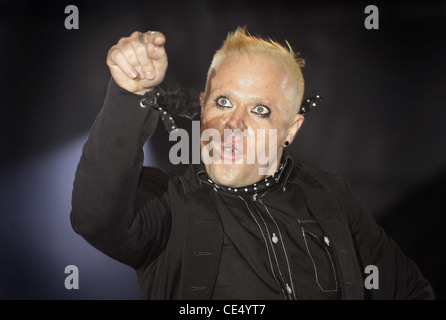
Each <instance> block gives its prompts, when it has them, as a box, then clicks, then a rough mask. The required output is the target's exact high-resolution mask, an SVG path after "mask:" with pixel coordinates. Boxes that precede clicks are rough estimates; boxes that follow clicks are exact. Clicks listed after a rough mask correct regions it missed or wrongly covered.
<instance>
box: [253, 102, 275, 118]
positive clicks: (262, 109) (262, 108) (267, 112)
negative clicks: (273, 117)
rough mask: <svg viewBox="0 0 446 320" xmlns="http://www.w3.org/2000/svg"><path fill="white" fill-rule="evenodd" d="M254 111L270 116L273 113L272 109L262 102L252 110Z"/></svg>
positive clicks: (260, 114) (263, 115) (262, 115)
mask: <svg viewBox="0 0 446 320" xmlns="http://www.w3.org/2000/svg"><path fill="white" fill-rule="evenodd" d="M251 112H252V113H255V114H258V115H259V116H261V117H265V118H266V117H269V115H270V113H271V109H270V108H268V107H267V106H263V105H261V104H259V105H258V106H256V107H255V108H254V109H252V110H251Z"/></svg>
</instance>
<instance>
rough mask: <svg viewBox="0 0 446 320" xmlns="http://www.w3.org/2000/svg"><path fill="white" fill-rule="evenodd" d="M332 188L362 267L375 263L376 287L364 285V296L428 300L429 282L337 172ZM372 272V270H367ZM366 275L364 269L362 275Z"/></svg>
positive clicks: (429, 292)
mask: <svg viewBox="0 0 446 320" xmlns="http://www.w3.org/2000/svg"><path fill="white" fill-rule="evenodd" d="M333 177H334V180H335V181H336V187H335V192H336V194H337V198H338V201H339V205H340V207H341V210H342V211H343V212H344V214H345V215H346V217H347V220H348V221H349V224H350V230H351V233H352V236H353V241H354V244H355V247H356V251H357V256H358V260H359V263H360V265H361V266H360V267H361V269H362V271H363V272H364V271H365V268H366V266H368V265H373V266H376V267H377V271H378V273H377V274H376V273H375V274H376V275H377V277H378V279H379V282H378V288H376V289H374V288H372V289H367V288H364V291H365V298H366V299H379V300H389V299H395V300H431V299H435V295H434V292H433V289H432V287H431V285H430V283H429V282H428V281H427V280H426V279H425V278H424V277H423V275H422V274H421V272H420V270H419V269H418V267H417V266H416V264H415V263H414V262H413V261H412V260H410V259H409V258H408V257H407V256H406V255H405V254H404V253H403V252H402V250H401V249H400V248H399V246H398V245H397V244H396V243H395V241H394V240H393V239H391V238H390V237H389V236H388V235H387V234H386V232H385V231H384V229H383V228H382V227H381V226H380V225H379V224H378V223H377V222H376V220H375V219H374V217H373V216H372V215H371V214H370V213H369V211H368V210H367V208H366V207H365V206H364V204H363V203H362V201H360V200H359V198H358V197H357V196H356V195H355V194H354V193H353V192H352V189H351V187H350V185H349V184H348V182H346V181H345V180H344V179H343V178H341V177H340V176H339V175H337V174H335V175H332V179H333ZM370 275H371V273H370ZM367 276H369V274H368V273H364V278H366V277H367Z"/></svg>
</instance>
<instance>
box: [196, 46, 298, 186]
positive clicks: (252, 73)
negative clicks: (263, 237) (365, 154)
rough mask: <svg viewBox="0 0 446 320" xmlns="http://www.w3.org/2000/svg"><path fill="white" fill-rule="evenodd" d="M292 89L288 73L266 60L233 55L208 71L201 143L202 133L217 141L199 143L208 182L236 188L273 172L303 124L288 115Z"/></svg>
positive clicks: (292, 102) (293, 99)
mask: <svg viewBox="0 0 446 320" xmlns="http://www.w3.org/2000/svg"><path fill="white" fill-rule="evenodd" d="M293 85H294V83H293V80H292V78H291V76H290V75H289V73H288V71H287V70H286V69H285V68H284V67H283V66H282V65H281V64H280V63H278V62H276V61H274V60H272V59H271V58H268V57H266V56H260V55H257V56H250V57H248V56H246V55H239V54H233V55H230V56H228V57H226V58H225V59H224V60H223V61H222V62H221V63H220V64H219V65H218V66H217V67H216V69H214V70H212V71H211V74H210V76H209V80H208V84H207V92H206V93H202V94H201V96H200V102H201V133H202V140H203V136H204V135H203V133H204V132H206V131H208V132H210V130H208V129H215V130H216V131H218V133H219V136H220V137H221V139H216V138H215V135H213V138H210V139H209V141H201V148H202V149H203V148H204V147H207V149H206V150H209V151H210V152H208V155H209V156H210V157H212V161H210V163H206V162H205V166H206V171H207V173H208V174H209V176H210V177H211V179H212V180H214V181H215V182H216V183H217V184H220V185H223V186H228V187H234V188H237V187H241V186H246V185H250V184H253V183H256V182H258V181H260V180H261V179H263V178H265V177H267V176H269V175H271V174H273V173H274V172H275V171H276V170H277V167H278V163H279V162H280V158H281V155H282V152H283V147H284V143H285V141H289V142H291V141H292V140H293V138H294V135H295V134H296V132H297V131H298V129H299V127H300V126H301V124H302V122H303V116H302V115H298V114H297V115H296V111H295V110H294V108H295V107H296V106H294V105H295V104H296V101H298V99H297V98H298V97H297V96H296V92H295V89H294V88H293ZM293 106H294V107H293ZM216 131H214V132H216ZM211 135H212V134H211ZM203 154H206V153H203V152H202V157H203ZM274 155H276V156H274ZM208 158H209V157H208ZM266 159H268V160H267V161H265V160H266ZM208 162H209V161H208ZM259 169H262V170H263V171H261V170H259ZM265 171H267V173H265Z"/></svg>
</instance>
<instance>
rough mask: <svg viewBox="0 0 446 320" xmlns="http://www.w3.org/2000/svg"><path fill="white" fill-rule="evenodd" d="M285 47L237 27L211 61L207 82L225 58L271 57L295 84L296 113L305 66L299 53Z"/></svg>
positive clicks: (303, 84) (302, 88) (300, 100)
mask: <svg viewBox="0 0 446 320" xmlns="http://www.w3.org/2000/svg"><path fill="white" fill-rule="evenodd" d="M285 43H286V47H285V46H283V45H281V44H280V43H278V42H276V41H274V40H272V39H271V38H268V39H266V40H265V39H262V38H260V37H256V36H252V35H251V34H249V32H248V31H247V30H246V27H243V28H242V27H238V28H237V29H236V30H235V31H233V32H229V33H228V35H227V37H226V40H225V41H224V42H223V45H222V46H221V48H220V49H218V50H217V51H216V52H215V54H214V57H213V59H212V63H211V66H210V68H209V72H208V80H209V76H210V74H211V71H212V70H213V69H215V68H216V67H217V66H218V65H219V64H220V63H221V62H222V61H223V60H224V59H225V58H226V57H227V56H229V55H231V54H234V53H239V54H247V55H256V54H260V55H264V56H267V57H271V58H272V59H274V60H276V61H277V62H279V63H281V64H282V65H283V66H284V67H285V68H286V69H287V70H288V71H289V73H290V75H291V77H292V78H293V80H294V83H295V86H294V87H295V89H296V92H297V97H298V101H296V103H297V104H296V109H297V111H298V110H299V108H300V105H301V103H302V99H303V95H304V90H305V82H304V77H303V74H302V70H301V68H302V67H304V66H305V60H304V59H302V58H299V57H298V55H299V53H296V52H294V50H293V48H292V47H291V46H290V44H289V43H288V41H285Z"/></svg>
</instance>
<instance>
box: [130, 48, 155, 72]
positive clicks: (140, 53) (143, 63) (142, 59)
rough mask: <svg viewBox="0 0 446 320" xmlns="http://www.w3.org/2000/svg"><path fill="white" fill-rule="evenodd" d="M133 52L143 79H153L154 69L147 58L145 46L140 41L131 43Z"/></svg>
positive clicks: (150, 60)
mask: <svg viewBox="0 0 446 320" xmlns="http://www.w3.org/2000/svg"><path fill="white" fill-rule="evenodd" d="M131 44H132V46H133V50H134V51H135V52H136V58H137V59H138V61H139V65H140V67H141V71H142V73H143V74H144V77H145V78H147V79H153V78H154V77H155V68H154V66H153V63H152V59H151V58H150V57H149V56H148V54H147V50H146V45H144V44H142V43H141V42H140V41H138V42H137V41H132V42H131Z"/></svg>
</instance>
